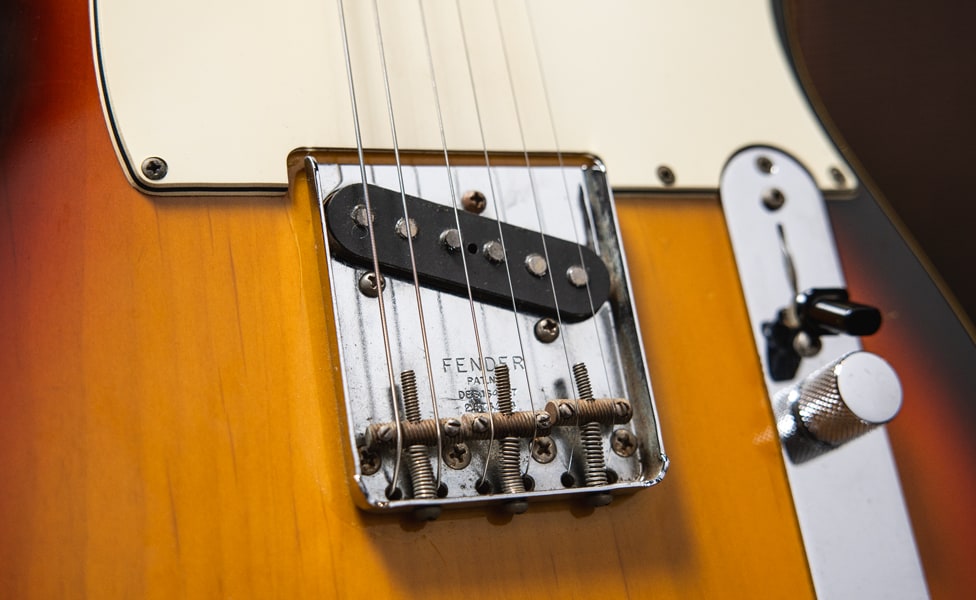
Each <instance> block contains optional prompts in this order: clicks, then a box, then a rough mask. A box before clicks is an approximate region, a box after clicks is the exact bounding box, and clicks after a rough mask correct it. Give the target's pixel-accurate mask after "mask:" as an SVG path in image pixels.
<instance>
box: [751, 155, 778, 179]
mask: <svg viewBox="0 0 976 600" xmlns="http://www.w3.org/2000/svg"><path fill="white" fill-rule="evenodd" d="M756 168H757V169H759V172H760V173H763V174H765V175H771V174H772V173H773V171H775V170H776V166H775V165H774V164H773V161H771V160H770V159H769V157H768V156H760V157H759V158H757V159H756Z"/></svg>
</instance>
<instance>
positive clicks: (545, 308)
mask: <svg viewBox="0 0 976 600" xmlns="http://www.w3.org/2000/svg"><path fill="white" fill-rule="evenodd" d="M367 187H368V189H369V200H370V206H371V207H372V213H373V215H372V217H373V228H374V231H375V236H376V253H377V258H378V260H379V264H380V270H381V272H382V273H383V274H386V275H392V276H395V277H401V278H405V279H412V278H413V270H412V267H411V262H410V250H409V246H408V243H407V237H406V236H407V235H410V234H412V235H413V248H414V254H415V258H416V261H415V262H416V265H417V275H418V279H419V280H420V282H421V283H422V284H423V285H425V286H429V287H431V288H434V289H437V290H441V291H444V292H448V293H451V294H455V295H459V296H466V295H467V293H468V291H467V281H470V285H471V294H472V296H473V297H474V299H475V300H478V301H481V302H485V303H489V304H494V305H496V306H500V307H503V308H511V306H512V300H513V298H512V293H513V290H514V295H515V297H514V301H515V305H516V307H517V308H518V310H519V311H522V312H527V313H533V314H537V315H540V316H545V317H556V316H557V314H558V316H559V317H560V318H561V319H562V320H563V321H567V322H578V321H583V320H585V319H588V318H590V317H592V316H593V314H594V313H595V312H596V311H597V310H598V309H599V308H600V306H602V305H603V303H604V302H606V300H607V298H608V297H609V295H610V273H609V271H608V270H607V267H606V266H605V265H604V263H603V261H602V260H601V259H600V256H599V255H597V254H596V253H595V252H593V251H592V250H590V249H589V248H587V247H585V246H580V245H578V244H576V243H573V242H569V241H566V240H563V239H559V238H556V237H552V236H549V235H542V234H540V233H539V232H538V231H532V230H529V229H524V228H521V227H516V226H514V225H510V224H507V223H504V222H502V223H499V222H498V221H496V220H495V219H494V218H490V217H483V216H479V215H476V214H473V213H470V212H467V211H458V213H457V215H456V216H455V211H454V208H452V207H450V206H445V205H443V204H437V203H435V202H429V201H427V200H423V199H421V198H417V197H414V196H409V195H408V196H406V201H407V209H408V212H409V214H410V219H411V221H412V224H411V225H410V226H408V225H407V224H406V221H405V220H404V219H403V215H404V213H403V203H402V198H401V195H400V192H398V191H393V190H389V189H386V188H383V187H379V186H376V185H369V186H367ZM365 206H366V201H365V197H364V191H363V186H362V185H349V186H346V187H343V188H341V189H339V190H338V191H336V192H335V193H334V194H332V196H331V197H330V198H329V200H328V203H327V205H326V208H325V210H326V224H327V228H328V233H329V243H330V246H331V248H332V251H333V253H334V254H335V256H336V257H337V258H338V259H340V260H342V261H344V262H347V263H349V264H352V265H355V266H359V267H362V268H365V269H370V270H371V269H372V268H373V255H372V250H371V248H370V240H369V231H368V229H367V222H366V208H365ZM456 219H457V220H456ZM458 221H460V225H461V227H460V236H458ZM499 228H500V229H501V235H499ZM543 239H544V240H545V248H543ZM502 240H504V244H502ZM462 255H464V257H465V259H462ZM546 256H548V261H547V260H546V258H545V257H546ZM465 262H466V263H467V271H468V277H467V280H466V278H465V273H464V269H465V264H464V263H465ZM506 263H508V267H507V268H506ZM509 277H511V282H509ZM553 286H555V294H554V293H553ZM557 302H558V311H557Z"/></svg>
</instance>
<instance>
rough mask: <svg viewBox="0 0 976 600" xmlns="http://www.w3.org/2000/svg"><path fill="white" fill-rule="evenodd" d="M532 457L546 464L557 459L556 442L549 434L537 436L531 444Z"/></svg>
mask: <svg viewBox="0 0 976 600" xmlns="http://www.w3.org/2000/svg"><path fill="white" fill-rule="evenodd" d="M531 451H532V459H533V460H535V462H537V463H540V464H543V465H546V464H549V463H551V462H552V461H554V460H556V444H555V443H554V442H553V441H552V438H551V437H549V436H542V437H537V438H534V439H533V440H532V444H531Z"/></svg>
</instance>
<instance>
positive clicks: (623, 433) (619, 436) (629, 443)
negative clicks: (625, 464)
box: [610, 429, 637, 458]
mask: <svg viewBox="0 0 976 600" xmlns="http://www.w3.org/2000/svg"><path fill="white" fill-rule="evenodd" d="M610 447H611V448H613V451H614V453H615V454H617V455H618V456H623V457H625V458H626V457H628V456H633V455H634V452H636V451H637V438H635V437H634V434H633V433H631V432H630V430H628V429H618V430H616V431H614V432H613V436H612V437H611V438H610Z"/></svg>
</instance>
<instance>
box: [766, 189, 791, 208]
mask: <svg viewBox="0 0 976 600" xmlns="http://www.w3.org/2000/svg"><path fill="white" fill-rule="evenodd" d="M762 202H763V206H765V207H766V209H767V210H770V211H776V210H779V209H781V208H783V205H784V204H786V196H785V195H784V194H783V192H782V190H779V189H777V188H771V189H769V190H767V191H766V193H764V194H763V197H762Z"/></svg>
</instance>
